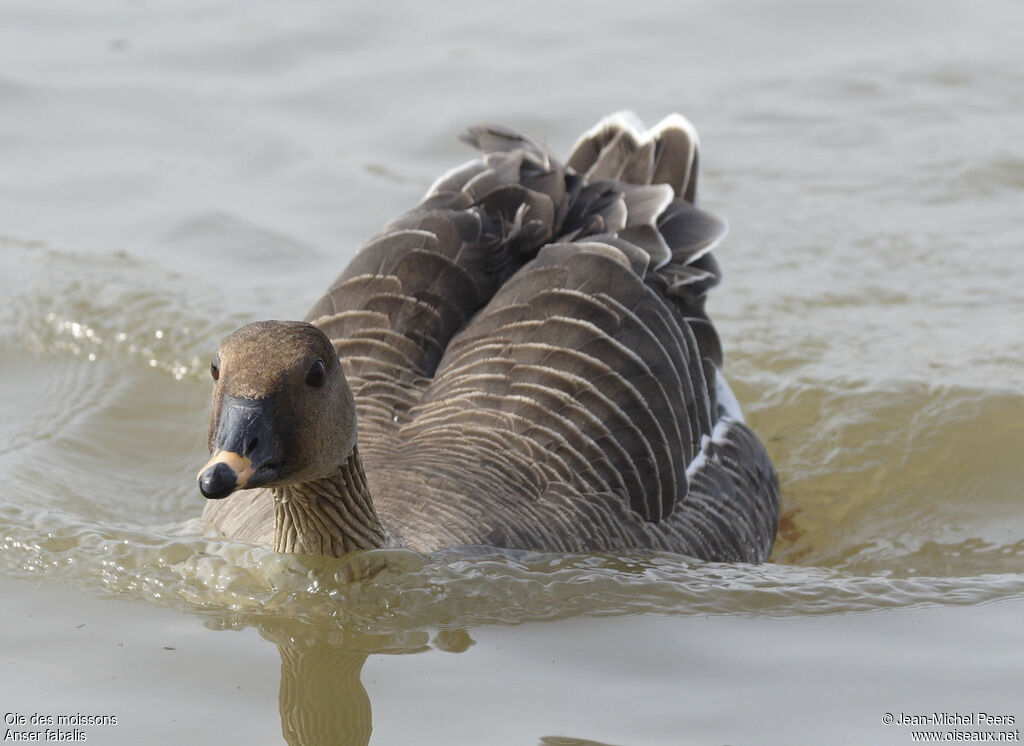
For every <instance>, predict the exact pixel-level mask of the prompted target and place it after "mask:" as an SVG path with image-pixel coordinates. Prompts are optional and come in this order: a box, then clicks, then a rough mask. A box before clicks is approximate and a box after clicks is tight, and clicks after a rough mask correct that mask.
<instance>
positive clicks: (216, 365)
mask: <svg viewBox="0 0 1024 746" xmlns="http://www.w3.org/2000/svg"><path fill="white" fill-rule="evenodd" d="M210 376H211V377H212V378H213V380H214V381H216V380H217V379H218V378H220V356H217V357H214V358H213V360H211V361H210Z"/></svg>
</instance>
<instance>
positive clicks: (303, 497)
mask: <svg viewBox="0 0 1024 746" xmlns="http://www.w3.org/2000/svg"><path fill="white" fill-rule="evenodd" d="M386 543H387V534H386V533H385V531H384V528H383V526H381V523H380V519H379V518H378V517H377V511H376V509H375V508H374V506H373V499H372V498H371V497H370V488H369V486H368V485H367V482H366V474H365V472H364V471H363V462H362V461H361V460H360V458H359V450H358V448H353V450H352V455H351V456H349V457H348V459H346V461H345V462H344V463H343V464H342V465H341V466H340V467H339V468H338V470H337V472H335V473H334V474H331V475H330V476H327V477H323V478H321V479H314V480H310V481H308V482H302V483H300V484H291V485H285V486H283V487H278V488H275V489H274V548H275V549H276V550H277V551H278V552H289V553H293V554H325V555H329V556H333V557H341V556H343V555H345V554H348V553H349V552H354V551H357V550H360V549H373V548H375V547H381V546H384V545H385V544H386Z"/></svg>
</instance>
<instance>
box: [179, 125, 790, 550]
mask: <svg viewBox="0 0 1024 746" xmlns="http://www.w3.org/2000/svg"><path fill="white" fill-rule="evenodd" d="M463 139H464V140H466V141H467V142H468V143H470V144H472V145H474V146H476V147H477V148H478V149H479V150H480V151H481V152H482V156H481V157H480V158H477V159H476V160H473V161H471V162H469V163H466V164H465V165H462V166H459V167H458V168H455V169H453V170H452V171H450V172H448V173H446V174H444V175H443V176H442V177H441V178H439V179H438V180H437V181H436V182H435V183H434V184H433V185H432V186H431V187H430V189H429V190H428V192H427V194H426V196H425V197H424V199H423V201H422V202H421V203H420V204H419V205H418V206H417V207H415V208H413V209H412V210H411V211H409V212H407V213H405V214H404V215H402V216H401V217H399V218H398V219H397V220H395V221H394V222H392V223H390V224H389V225H388V226H387V227H386V228H385V229H384V230H383V232H382V233H380V235H378V236H377V237H376V238H374V239H372V240H371V241H370V242H369V243H368V244H366V245H365V246H364V247H363V248H362V249H361V250H360V251H359V253H358V254H357V255H356V257H355V258H354V259H353V260H352V262H351V263H350V264H349V265H348V267H347V269H345V270H344V271H343V272H342V273H341V275H340V276H339V277H338V279H337V280H336V281H335V282H334V283H333V284H332V285H331V286H330V288H329V289H328V290H327V293H326V294H325V295H324V296H323V297H322V298H321V299H320V300H319V301H318V302H317V303H316V304H315V305H314V306H313V309H312V310H311V311H310V312H309V314H308V315H307V316H306V320H305V321H303V322H294V321H261V322H257V323H254V324H249V325H248V326H244V327H242V328H241V329H239V330H238V331H236V332H234V333H233V334H231V335H230V336H228V337H227V338H225V339H224V340H223V341H222V342H221V345H220V349H219V351H218V352H217V355H216V357H215V358H214V360H213V363H212V365H211V373H212V376H213V379H214V381H215V383H214V391H213V405H212V413H211V416H210V425H209V447H210V451H211V452H212V457H211V458H210V460H209V462H208V463H207V464H206V465H205V466H204V467H203V468H202V470H201V471H200V472H199V476H198V481H199V487H200V490H201V491H202V493H203V495H205V496H206V497H207V498H210V500H209V501H208V502H207V505H206V509H205V511H204V515H205V517H206V518H207V519H208V520H209V521H210V522H211V523H212V524H213V525H214V526H216V527H217V529H219V530H220V532H221V533H222V534H223V535H224V536H226V537H229V538H232V539H237V540H241V541H249V542H256V543H264V544H270V545H272V546H274V547H275V548H276V549H277V550H278V551H281V552H296V553H303V554H322V555H331V556H342V555H344V554H346V553H348V552H351V551H354V550H359V549H368V548H373V547H382V546H401V547H407V548H409V549H412V550H415V551H418V552H423V553H427V552H431V551H435V550H438V549H441V548H446V547H453V546H461V545H488V546H494V547H508V548H519V549H532V550H541V551H557V552H577V551H616V550H627V549H640V548H646V549H657V550H667V551H671V552H677V553H680V554H684V555H689V556H692V557H695V558H700V559H707V560H718V561H749V562H759V561H762V560H764V559H765V558H766V557H767V556H768V555H769V554H770V552H771V549H772V545H773V542H774V539H775V533H776V529H777V524H778V517H779V486H778V479H777V477H776V474H775V470H774V468H773V466H772V463H771V461H770V459H769V457H768V454H767V453H766V451H765V449H764V447H763V446H762V445H761V443H760V442H759V441H758V439H757V437H756V436H755V435H754V433H753V432H752V431H751V430H750V429H749V428H748V427H747V426H746V425H745V424H744V422H743V416H742V414H741V412H740V409H739V405H738V403H737V401H736V398H735V397H734V396H733V394H732V393H731V391H730V389H729V386H728V384H727V383H726V381H725V378H724V377H723V375H722V351H721V347H720V344H719V339H718V335H717V334H716V332H715V329H714V327H713V326H712V325H711V322H710V321H709V320H708V317H707V315H706V314H705V311H704V298H705V294H706V292H707V291H708V289H709V288H711V287H712V286H713V285H715V284H716V283H717V282H718V280H719V276H720V272H719V268H718V264H717V262H716V261H715V259H714V257H713V256H712V255H711V253H710V252H711V249H712V248H713V247H714V246H715V245H716V244H717V243H718V241H719V240H720V239H721V238H722V236H723V234H724V232H725V225H724V224H723V223H722V222H721V221H720V220H718V219H717V218H715V217H714V216H713V215H711V214H709V213H707V212H704V211H702V210H700V209H698V208H697V207H696V206H695V201H696V192H697V176H698V168H699V163H698V161H699V157H698V140H697V133H696V131H695V130H694V128H693V126H692V125H691V124H690V122H689V121H687V120H686V119H685V118H684V117H682V116H680V115H678V114H673V115H671V116H669V117H667V118H666V119H665V120H664V121H662V122H661V123H660V124H658V125H657V126H656V127H654V128H652V129H650V130H645V129H644V127H643V125H642V124H640V123H639V121H638V120H636V119H635V117H633V116H631V115H628V114H616V115H613V116H611V117H608V118H606V119H604V120H602V121H601V122H599V123H598V124H597V125H596V126H595V127H594V128H593V129H591V130H589V131H588V132H586V133H584V134H583V135H582V136H581V137H580V139H579V141H578V142H577V143H576V146H575V148H574V149H573V151H572V155H571V156H570V157H569V159H568V161H567V162H566V163H565V164H562V163H561V162H559V161H558V160H557V159H556V158H555V157H554V156H553V155H552V154H551V153H549V152H548V151H547V150H546V149H545V148H543V147H541V146H540V145H538V144H537V143H535V142H534V141H532V140H531V139H529V138H527V137H526V136H524V135H522V134H520V133H518V132H515V131H513V130H511V129H506V128H504V127H498V126H478V127H473V128H471V129H470V130H469V131H468V132H467V133H466V134H465V135H464V136H463Z"/></svg>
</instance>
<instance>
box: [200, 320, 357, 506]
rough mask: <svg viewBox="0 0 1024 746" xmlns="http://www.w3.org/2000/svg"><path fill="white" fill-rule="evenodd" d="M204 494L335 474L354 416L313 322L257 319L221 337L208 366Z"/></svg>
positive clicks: (349, 445) (348, 450) (330, 350)
mask: <svg viewBox="0 0 1024 746" xmlns="http://www.w3.org/2000/svg"><path fill="white" fill-rule="evenodd" d="M210 373H211V375H212V376H213V379H214V389H213V404H212V410H211V413H210V429H209V448H210V452H211V454H212V456H211V458H210V460H209V461H208V462H207V463H206V465H205V466H204V467H203V468H202V470H201V471H200V472H199V475H198V481H199V489H200V491H201V492H202V493H203V495H204V496H206V497H208V498H211V499H219V498H223V497H227V496H228V495H230V494H231V493H232V492H234V491H235V490H239V489H250V488H254V487H280V486H283V485H287V484H292V483H299V482H306V481H309V480H312V479H319V478H321V477H324V476H327V475H329V474H331V473H333V472H336V471H337V469H338V466H339V464H341V463H344V461H345V459H347V458H348V457H349V456H350V455H351V454H352V451H353V448H354V447H355V444H356V414H355V403H354V400H353V397H352V391H351V389H350V388H349V386H348V383H347V382H346V380H345V374H344V372H343V371H342V369H341V364H340V363H339V361H338V356H337V354H336V353H335V351H334V346H333V345H332V344H331V341H330V340H329V339H328V338H327V337H326V335H324V333H323V332H322V331H320V330H319V329H317V328H316V327H315V326H312V325H310V324H305V323H301V322H297V321H260V322H257V323H255V324H249V325H247V326H243V327H242V328H241V329H239V330H238V331H236V332H234V333H233V334H231V335H230V336H228V337H226V338H225V339H224V340H223V341H222V342H221V344H220V349H219V350H218V352H217V355H216V356H215V357H214V359H213V363H212V364H211V366H210Z"/></svg>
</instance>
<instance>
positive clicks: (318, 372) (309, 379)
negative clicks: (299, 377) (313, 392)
mask: <svg viewBox="0 0 1024 746" xmlns="http://www.w3.org/2000/svg"><path fill="white" fill-rule="evenodd" d="M325 376H326V370H325V368H324V361H323V360H321V359H320V358H317V359H316V360H314V361H313V364H312V365H310V366H309V370H308V371H306V383H307V384H309V385H310V386H312V387H313V388H315V389H318V388H320V387H321V386H323V385H324V377H325Z"/></svg>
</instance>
